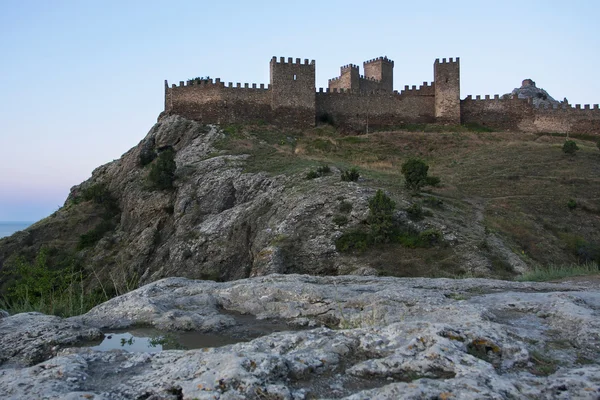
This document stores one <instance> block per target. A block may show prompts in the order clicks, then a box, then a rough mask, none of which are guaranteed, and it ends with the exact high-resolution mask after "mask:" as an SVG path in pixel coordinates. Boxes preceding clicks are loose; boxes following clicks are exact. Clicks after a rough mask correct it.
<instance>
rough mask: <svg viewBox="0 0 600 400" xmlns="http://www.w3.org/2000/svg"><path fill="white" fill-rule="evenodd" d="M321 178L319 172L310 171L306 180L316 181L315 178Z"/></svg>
mask: <svg viewBox="0 0 600 400" xmlns="http://www.w3.org/2000/svg"><path fill="white" fill-rule="evenodd" d="M319 176H321V175H319V173H318V172H317V171H313V170H310V171H308V173H307V174H306V179H315V178H318V177H319Z"/></svg>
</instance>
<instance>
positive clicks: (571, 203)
mask: <svg viewBox="0 0 600 400" xmlns="http://www.w3.org/2000/svg"><path fill="white" fill-rule="evenodd" d="M567 207H569V210H574V209H575V208H577V202H576V201H575V200H573V199H569V201H568V202H567Z"/></svg>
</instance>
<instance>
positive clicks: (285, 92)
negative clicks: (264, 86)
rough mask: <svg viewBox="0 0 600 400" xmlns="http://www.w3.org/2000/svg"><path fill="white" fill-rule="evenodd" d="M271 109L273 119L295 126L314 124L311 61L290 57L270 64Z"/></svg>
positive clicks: (281, 58)
mask: <svg viewBox="0 0 600 400" xmlns="http://www.w3.org/2000/svg"><path fill="white" fill-rule="evenodd" d="M270 73H271V108H272V110H273V112H274V115H275V118H276V119H277V120H279V121H286V122H288V123H290V124H292V125H295V126H314V123H315V60H312V61H311V62H310V63H309V61H308V60H307V59H305V60H304V63H301V62H300V59H299V58H296V61H295V62H294V61H293V59H292V58H291V57H290V58H288V59H287V61H286V60H285V58H284V57H280V59H279V61H278V60H277V57H273V58H272V59H271V62H270Z"/></svg>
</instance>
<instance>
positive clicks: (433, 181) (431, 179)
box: [425, 176, 442, 186]
mask: <svg viewBox="0 0 600 400" xmlns="http://www.w3.org/2000/svg"><path fill="white" fill-rule="evenodd" d="M441 181H442V180H441V179H440V178H439V177H437V176H428V177H426V178H425V185H427V186H438V185H439V184H440V182H441Z"/></svg>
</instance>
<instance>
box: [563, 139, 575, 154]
mask: <svg viewBox="0 0 600 400" xmlns="http://www.w3.org/2000/svg"><path fill="white" fill-rule="evenodd" d="M562 150H563V152H564V153H565V154H570V155H574V154H575V152H576V151H577V150H579V147H577V143H575V141H574V140H567V141H565V144H563V148H562Z"/></svg>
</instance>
